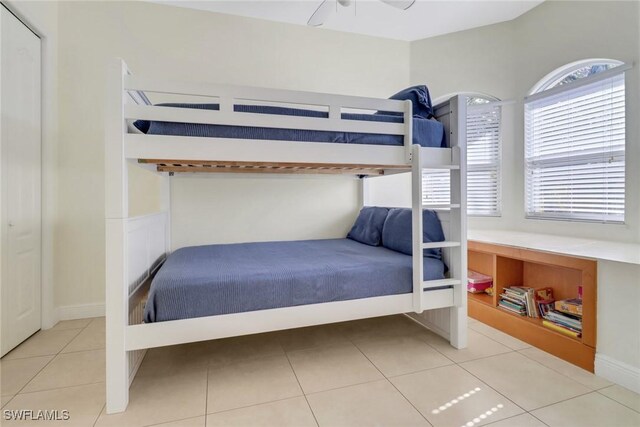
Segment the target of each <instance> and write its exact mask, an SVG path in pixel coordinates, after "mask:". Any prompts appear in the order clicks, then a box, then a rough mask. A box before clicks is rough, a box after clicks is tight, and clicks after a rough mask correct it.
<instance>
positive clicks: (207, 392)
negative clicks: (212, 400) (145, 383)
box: [140, 360, 210, 424]
mask: <svg viewBox="0 0 640 427" xmlns="http://www.w3.org/2000/svg"><path fill="white" fill-rule="evenodd" d="M143 362H144V360H143ZM209 362H210V361H209V360H208V361H207V388H206V389H205V393H204V416H205V424H206V423H207V419H206V417H207V413H208V412H209V368H210V366H209ZM140 366H142V363H140Z"/></svg>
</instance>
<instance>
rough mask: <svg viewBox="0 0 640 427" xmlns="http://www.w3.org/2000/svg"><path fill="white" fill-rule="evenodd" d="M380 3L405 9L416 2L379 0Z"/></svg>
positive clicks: (410, 0) (414, 0) (412, 0)
mask: <svg viewBox="0 0 640 427" xmlns="http://www.w3.org/2000/svg"><path fill="white" fill-rule="evenodd" d="M380 1H381V2H382V3H385V4H388V5H389V6H393V7H395V8H397V9H402V10H407V9H409V8H410V7H411V6H413V4H414V3H415V2H416V0H380Z"/></svg>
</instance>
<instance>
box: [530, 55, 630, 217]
mask: <svg viewBox="0 0 640 427" xmlns="http://www.w3.org/2000/svg"><path fill="white" fill-rule="evenodd" d="M625 69H627V67H626V66H623V65H621V63H619V62H616V61H603V60H597V61H584V62H581V63H574V64H572V65H571V67H564V68H563V69H561V70H560V71H559V72H555V73H553V74H551V75H550V76H547V77H546V78H545V79H543V81H542V82H541V83H539V84H538V85H536V88H535V89H534V91H537V92H535V93H533V94H532V95H530V96H528V97H527V98H526V100H525V174H526V176H525V187H526V215H527V217H528V218H540V219H563V220H576V221H598V222H624V207H625V180H624V174H625V82H624V70H625Z"/></svg>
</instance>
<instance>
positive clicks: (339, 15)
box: [151, 0, 542, 41]
mask: <svg viewBox="0 0 640 427" xmlns="http://www.w3.org/2000/svg"><path fill="white" fill-rule="evenodd" d="M151 1H154V2H155V3H162V4H168V5H173V6H179V7H186V8H191V9H199V10H206V11H210V12H219V13H226V14H230V15H239V16H247V17H251V18H259V19H266V20H270V21H277V22H287V23H290V24H298V25H306V23H307V20H308V19H309V17H310V16H311V15H312V14H313V12H314V11H315V10H316V9H317V7H318V6H319V5H320V3H321V1H322V0H207V1H205V0H196V1H191V0H151ZM327 1H335V0H327ZM540 3H542V0H511V1H505V0H502V1H486V0H468V1H454V0H448V1H432V0H417V1H416V3H415V4H414V5H413V6H411V8H410V9H408V10H406V11H402V10H399V9H395V8H393V7H391V6H388V5H386V4H384V3H382V2H380V1H376V0H356V1H355V4H352V5H351V6H350V7H348V8H345V7H343V6H339V5H338V6H337V7H336V9H337V11H336V13H334V14H333V15H332V16H331V17H330V18H329V19H328V20H327V22H326V23H325V24H324V25H323V26H322V27H319V29H320V30H321V29H330V30H337V31H346V32H351V33H358V34H366V35H370V36H376V37H384V38H390V39H397V40H407V41H412V40H419V39H424V38H427V37H433V36H437V35H441V34H447V33H453V32H456V31H461V30H467V29H470V28H475V27H481V26H484V25H490V24H495V23H498V22H503V21H509V20H511V19H514V18H516V17H518V16H520V15H522V14H523V13H525V12H527V11H528V10H530V9H532V8H534V7H535V6H537V5H538V4H540Z"/></svg>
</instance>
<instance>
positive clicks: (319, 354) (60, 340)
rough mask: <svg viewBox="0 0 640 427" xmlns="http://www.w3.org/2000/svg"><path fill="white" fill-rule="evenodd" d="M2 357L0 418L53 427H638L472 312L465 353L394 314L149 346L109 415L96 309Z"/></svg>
mask: <svg viewBox="0 0 640 427" xmlns="http://www.w3.org/2000/svg"><path fill="white" fill-rule="evenodd" d="M0 365H1V387H0V390H1V392H2V403H1V404H2V408H3V414H2V415H3V418H4V415H5V414H4V411H5V410H17V409H34V410H37V409H58V410H63V409H66V410H68V411H69V413H70V420H68V421H61V422H58V424H59V425H63V426H118V427H128V426H131V427H137V426H152V425H153V426H165V427H170V426H173V427H178V426H180V427H191V426H198V427H205V426H209V427H211V426H252V427H253V426H278V427H280V426H296V427H298V426H300V427H304V426H316V425H320V426H370V425H379V426H394V425H396V426H430V425H431V426H436V427H439V426H443V427H445V426H451V427H460V426H467V427H474V426H479V425H491V426H494V427H520V426H522V427H528V426H531V427H535V426H559V427H570V426H580V427H583V426H598V427H606V426H612V427H633V426H640V395H638V394H635V393H632V392H630V391H629V390H626V389H624V388H622V387H620V386H617V385H612V384H611V383H609V382H607V381H606V380H604V379H602V378H599V377H596V376H595V375H593V374H591V373H589V372H586V371H584V370H582V369H579V368H577V367H575V366H573V365H570V364H568V363H566V362H564V361H562V360H560V359H558V358H556V357H554V356H552V355H550V354H547V353H545V352H543V351H540V350H538V349H535V348H532V347H530V346H529V345H527V344H526V343H523V342H522V341H519V340H517V339H515V338H512V337H510V336H508V335H505V334H503V333H502V332H500V331H497V330H495V329H493V328H491V327H489V326H487V325H484V324H481V323H478V322H476V321H474V320H470V322H469V347H468V348H467V349H464V350H455V349H453V348H452V347H451V346H449V344H448V343H447V342H446V341H445V340H444V339H442V338H440V337H438V336H436V335H435V334H433V333H431V332H429V331H428V330H426V329H424V328H422V327H420V326H419V325H417V324H415V323H413V322H412V321H411V320H409V319H407V318H406V317H404V316H389V317H384V318H376V319H367V320H361V321H355V322H347V323H340V324H333V325H326V326H320V327H312V328H303V329H296V330H291V331H282V332H276V333H269V334H260V335H254V336H248V337H240V338H231V339H225V340H218V341H209V342H203V343H193V344H186V345H181V346H173V347H165V348H159V349H153V350H150V351H148V352H147V355H146V357H145V360H144V362H143V363H142V365H141V367H140V370H139V372H138V375H137V376H136V379H135V380H134V382H133V384H132V386H131V392H130V403H129V407H128V409H127V411H126V412H125V413H123V414H116V415H106V414H105V412H104V406H105V390H104V380H105V368H104V319H103V318H97V319H86V320H74V321H67V322H60V323H59V324H58V325H56V326H55V327H54V328H52V329H50V330H47V331H41V332H38V333H37V334H35V335H34V336H33V337H31V338H29V339H28V340H27V341H26V342H24V343H23V344H22V345H20V346H19V347H18V348H16V349H15V350H13V351H12V352H11V353H9V354H8V355H6V356H5V357H4V358H3V359H2V360H1V361H0ZM0 424H2V425H3V426H12V425H29V423H26V422H13V421H6V420H1V421H0ZM46 424H47V422H43V421H38V422H33V423H32V425H36V426H42V425H46Z"/></svg>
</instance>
